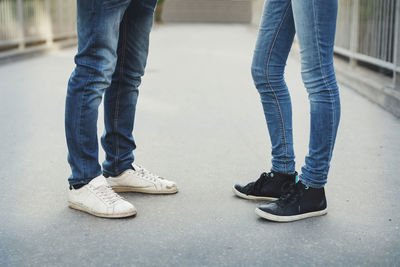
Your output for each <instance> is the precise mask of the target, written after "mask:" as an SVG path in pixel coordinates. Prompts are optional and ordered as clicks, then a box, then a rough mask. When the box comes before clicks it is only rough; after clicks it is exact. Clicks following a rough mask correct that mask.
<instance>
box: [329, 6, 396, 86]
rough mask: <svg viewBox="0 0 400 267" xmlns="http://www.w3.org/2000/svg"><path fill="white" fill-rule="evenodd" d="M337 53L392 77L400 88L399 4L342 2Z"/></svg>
mask: <svg viewBox="0 0 400 267" xmlns="http://www.w3.org/2000/svg"><path fill="white" fill-rule="evenodd" d="M338 4H339V12H338V20H337V21H338V23H337V29H336V44H335V53H337V54H339V55H343V56H345V57H348V58H349V59H350V63H351V64H352V65H353V66H355V65H357V62H358V61H361V62H365V63H369V64H371V65H374V66H377V67H381V68H384V69H387V70H389V71H390V72H392V73H393V86H394V87H395V88H396V87H397V88H398V89H399V88H400V0H339V2H338Z"/></svg>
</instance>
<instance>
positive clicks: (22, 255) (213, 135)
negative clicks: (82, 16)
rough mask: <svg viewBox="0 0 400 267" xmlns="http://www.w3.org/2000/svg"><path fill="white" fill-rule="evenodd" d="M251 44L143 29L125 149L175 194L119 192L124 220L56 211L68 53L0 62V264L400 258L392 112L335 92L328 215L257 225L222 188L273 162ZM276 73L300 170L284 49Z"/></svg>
mask: <svg viewBox="0 0 400 267" xmlns="http://www.w3.org/2000/svg"><path fill="white" fill-rule="evenodd" d="M255 38H256V29H254V28H251V27H248V26H246V25H213V24H207V25H202V24H193V25H190V24H187V25H185V24H184V25H162V26H157V27H155V29H154V31H153V33H152V36H151V47H150V56H149V61H148V68H147V72H146V74H145V77H144V79H143V84H142V86H141V88H140V97H139V102H138V106H137V109H138V110H137V113H136V116H137V117H136V124H135V131H134V136H135V138H136V142H137V145H138V148H137V150H136V151H135V155H136V159H137V163H138V164H141V165H143V166H145V167H146V168H148V169H149V170H151V171H153V172H155V173H157V174H160V175H162V176H164V177H166V178H168V179H171V180H175V181H176V182H177V183H178V185H179V188H180V192H179V193H178V194H176V195H172V196H150V195H143V194H134V193H124V194H123V196H124V197H125V198H126V199H127V200H129V201H131V202H132V203H133V204H134V205H135V206H136V208H137V209H138V214H137V216H136V217H134V218H130V219H118V220H112V219H101V218H97V217H93V216H90V215H88V214H85V213H82V212H79V211H76V210H72V209H69V208H68V206H67V194H66V193H67V189H68V184H67V178H68V176H69V174H70V171H69V166H68V164H67V160H66V159H67V150H66V144H65V137H64V101H65V93H66V85H67V80H68V78H69V75H70V73H71V72H72V70H73V67H74V63H73V56H74V53H75V48H72V49H66V50H60V51H55V52H52V53H50V54H46V55H42V56H37V57H34V58H31V59H26V60H22V61H18V62H14V63H9V64H4V65H1V66H0V123H1V124H0V125H1V131H0V141H1V142H0V162H1V167H0V190H1V193H0V199H1V201H0V209H1V216H0V266H73V265H75V266H278V265H281V266H321V265H326V266H356V265H362V266H368V265H372V266H399V265H400V229H399V227H400V203H399V202H400V194H399V192H400V183H399V179H400V176H399V167H400V120H399V119H397V118H395V117H394V116H392V115H391V114H389V113H387V112H386V111H384V110H382V109H381V108H379V107H378V106H377V105H375V104H373V103H371V102H369V101H368V100H366V99H364V98H363V97H361V96H359V95H357V94H356V93H354V92H353V91H352V90H350V89H348V88H346V87H344V86H341V87H340V91H341V98H342V117H341V123H340V128H339V132H338V137H337V142H336V147H335V151H334V154H333V160H332V167H331V171H330V174H329V179H328V184H327V186H326V192H327V200H328V208H329V212H328V214H327V215H326V216H323V217H318V218H311V219H307V220H303V221H298V222H293V223H273V222H268V221H265V220H263V219H260V218H258V216H257V215H256V214H255V213H254V209H255V207H256V206H257V204H258V203H260V202H255V201H246V200H243V199H239V198H237V197H235V196H234V195H233V193H232V190H231V187H232V185H233V184H234V183H247V182H249V181H251V180H255V179H256V178H258V176H259V174H260V173H261V172H263V171H267V170H269V168H270V167H271V166H270V158H271V156H270V143H269V137H268V133H267V129H266V124H265V119H264V115H263V111H262V107H261V103H260V100H259V96H258V93H257V91H256V89H255V88H254V86H253V82H252V79H251V74H250V63H251V57H252V51H253V47H254V44H255ZM286 78H287V83H288V85H289V87H290V91H291V95H292V102H293V110H294V112H293V113H294V114H293V117H294V118H293V121H294V125H293V128H294V143H295V151H296V168H297V169H298V170H300V168H301V166H302V164H303V163H304V157H305V155H306V153H307V146H308V136H309V104H308V99H307V94H306V90H305V89H304V87H303V84H302V81H301V76H300V64H299V59H298V55H297V54H296V53H295V54H292V55H291V56H290V58H289V60H288V66H287V71H286ZM102 129H103V123H102V114H100V119H99V134H101V133H102ZM102 159H104V155H103V152H102V151H100V160H102Z"/></svg>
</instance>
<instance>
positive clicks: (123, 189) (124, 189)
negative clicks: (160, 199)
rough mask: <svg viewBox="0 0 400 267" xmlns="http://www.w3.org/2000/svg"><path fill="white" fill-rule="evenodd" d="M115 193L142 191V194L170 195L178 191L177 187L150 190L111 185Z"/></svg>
mask: <svg viewBox="0 0 400 267" xmlns="http://www.w3.org/2000/svg"><path fill="white" fill-rule="evenodd" d="M111 188H112V189H113V190H114V192H116V193H123V192H135V193H143V194H153V195H170V194H176V193H178V188H176V189H173V190H168V191H167V190H164V191H151V190H147V189H143V188H135V187H129V186H112V187H111Z"/></svg>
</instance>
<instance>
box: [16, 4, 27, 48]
mask: <svg viewBox="0 0 400 267" xmlns="http://www.w3.org/2000/svg"><path fill="white" fill-rule="evenodd" d="M17 18H18V26H19V27H18V28H19V29H18V30H19V31H18V49H20V50H23V49H24V48H25V30H24V29H25V28H24V4H23V3H22V0H17Z"/></svg>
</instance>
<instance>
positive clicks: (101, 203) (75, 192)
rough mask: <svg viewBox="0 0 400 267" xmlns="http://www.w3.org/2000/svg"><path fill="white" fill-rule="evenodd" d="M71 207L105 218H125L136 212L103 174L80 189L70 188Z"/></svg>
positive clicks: (69, 200)
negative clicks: (113, 188)
mask: <svg viewBox="0 0 400 267" xmlns="http://www.w3.org/2000/svg"><path fill="white" fill-rule="evenodd" d="M68 198H69V199H68V202H69V207H70V208H73V209H77V210H81V211H84V212H87V213H90V214H92V215H95V216H98V217H104V218H123V217H129V216H133V215H135V214H136V208H135V207H134V206H133V205H132V204H131V203H129V202H128V201H126V200H124V199H123V198H122V197H120V196H119V195H118V194H117V193H115V192H114V191H113V190H112V189H111V187H110V186H109V185H108V184H107V181H106V179H105V178H104V177H103V176H102V175H101V176H98V177H96V178H94V179H93V180H91V181H90V183H88V184H87V185H84V186H82V187H81V188H79V189H74V188H73V187H71V188H70V190H69V194H68Z"/></svg>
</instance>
